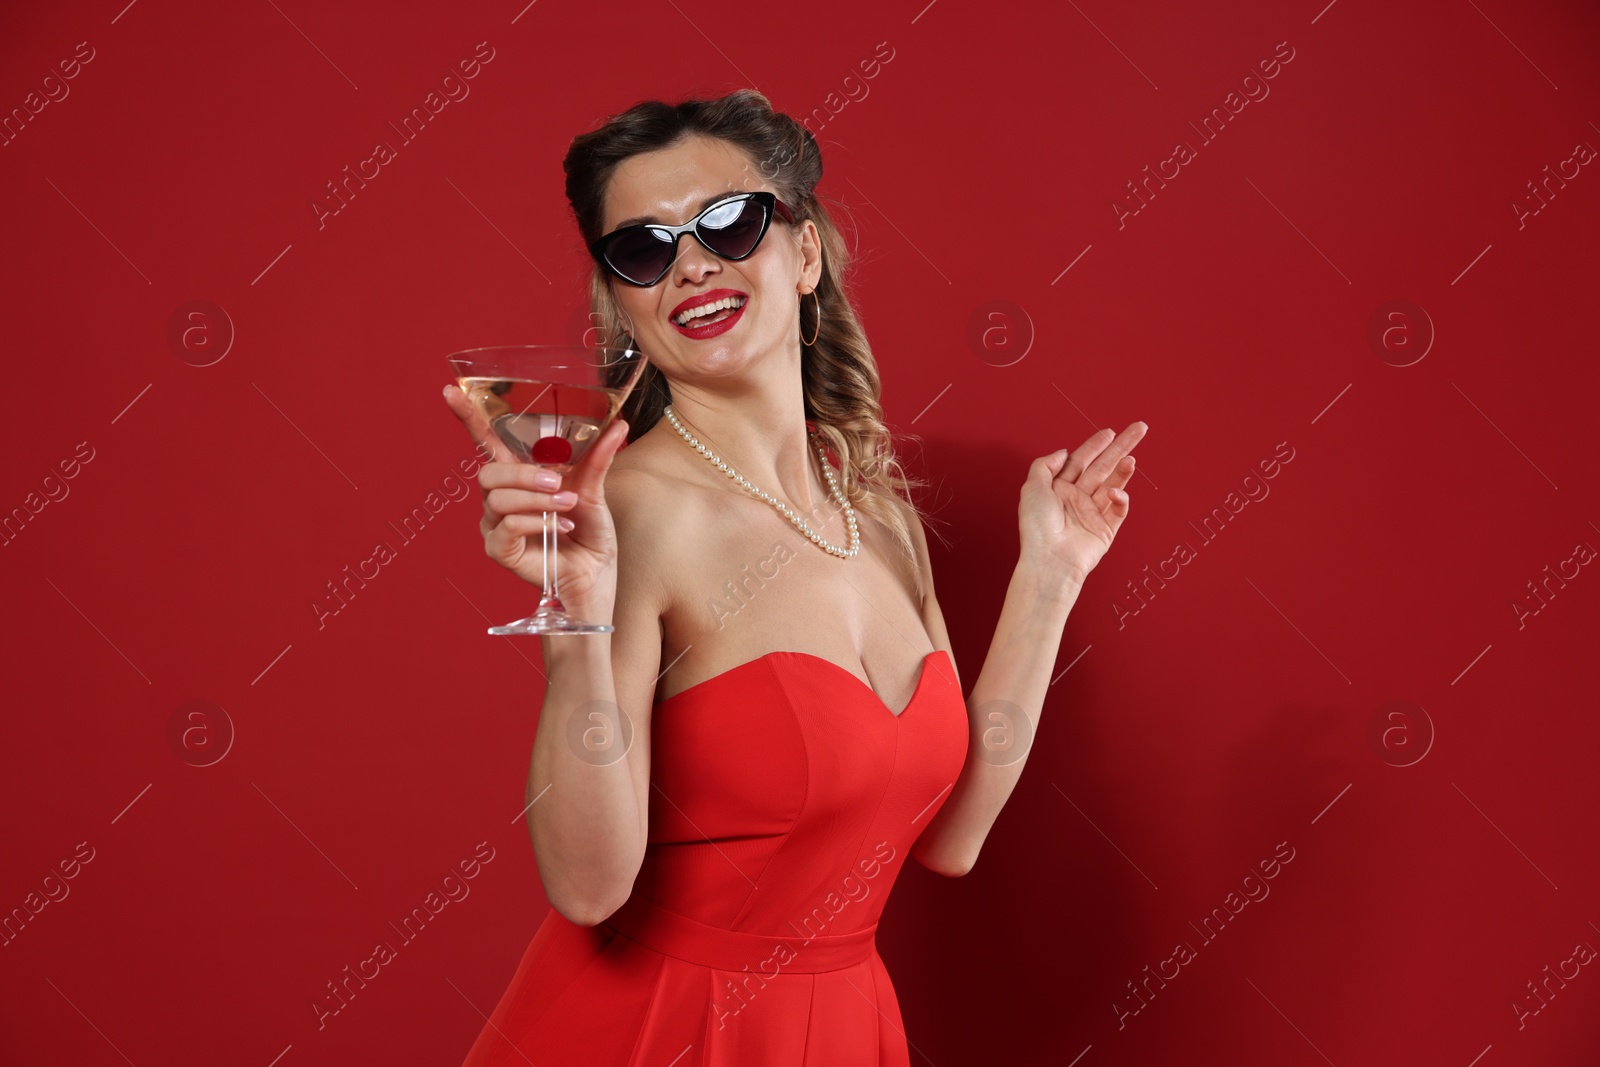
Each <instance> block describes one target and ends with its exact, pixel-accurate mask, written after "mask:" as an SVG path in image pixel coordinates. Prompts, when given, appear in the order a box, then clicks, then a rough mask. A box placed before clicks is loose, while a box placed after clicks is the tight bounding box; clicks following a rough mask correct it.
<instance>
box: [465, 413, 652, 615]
mask: <svg viewBox="0 0 1600 1067" xmlns="http://www.w3.org/2000/svg"><path fill="white" fill-rule="evenodd" d="M444 397H445V403H446V404H447V405H448V406H449V408H450V410H451V411H452V412H454V413H455V416H456V417H457V418H458V419H460V420H461V422H462V424H463V425H464V426H466V428H467V432H468V433H470V434H471V435H472V439H473V441H474V442H475V443H477V445H478V447H479V448H480V449H482V450H483V452H484V453H485V454H486V455H490V456H493V457H494V458H493V459H492V460H491V461H490V462H489V463H486V464H484V465H483V467H481V468H480V469H479V470H478V485H479V486H480V487H481V488H482V489H483V519H482V521H481V522H480V523H479V529H480V530H481V531H482V533H483V550H484V552H485V553H486V554H487V555H488V557H489V558H490V559H492V560H494V561H495V562H496V563H498V564H500V565H501V566H502V567H505V568H506V569H507V570H509V571H511V572H512V573H514V574H516V575H517V576H518V577H519V578H521V579H522V580H523V581H525V582H528V583H530V584H532V585H535V586H541V587H542V585H543V582H544V541H543V529H544V519H543V513H544V512H546V511H550V512H554V513H555V514H556V515H558V516H560V518H559V519H558V520H557V523H558V526H559V529H560V536H559V537H558V538H557V540H556V560H555V565H556V575H557V578H558V580H559V582H560V590H561V600H562V603H563V604H564V605H565V607H566V608H567V610H568V611H569V612H572V613H573V614H575V615H576V616H577V617H579V618H583V619H588V620H590V621H592V622H609V621H610V620H611V612H612V608H613V607H614V605H615V602H616V588H617V538H616V527H615V526H614V525H613V524H612V521H611V511H610V509H609V508H608V507H606V501H605V476H606V472H607V471H609V470H610V469H611V461H612V459H613V458H614V457H615V456H616V454H617V451H618V450H619V449H620V448H621V447H622V445H623V442H625V441H626V440H627V437H628V424H627V423H626V422H624V421H623V420H622V419H620V418H618V419H613V420H612V421H611V424H610V425H609V426H607V427H606V429H605V432H604V433H602V434H601V435H600V438H599V440H597V441H595V443H594V444H592V445H590V446H589V448H588V450H587V451H586V452H584V454H583V456H582V458H581V459H579V460H578V462H577V463H576V464H575V465H574V466H573V469H572V471H571V472H570V473H568V474H567V475H566V476H565V477H564V478H563V477H562V476H561V475H559V474H557V473H556V472H554V471H550V470H546V469H544V468H542V467H538V466H535V465H533V464H530V463H521V462H518V461H517V459H516V457H515V456H513V455H512V453H511V451H510V449H508V448H507V447H506V444H505V442H503V441H501V440H500V438H499V437H498V436H496V434H495V433H494V431H493V429H492V428H491V427H490V426H489V420H488V418H487V417H486V416H485V415H484V413H483V411H482V410H481V409H480V408H479V407H478V405H476V404H474V403H473V402H472V400H471V399H470V398H469V397H468V396H467V395H466V394H465V393H463V392H462V391H461V389H460V388H459V387H458V386H456V385H449V386H446V387H445V392H444Z"/></svg>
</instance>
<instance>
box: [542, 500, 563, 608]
mask: <svg viewBox="0 0 1600 1067" xmlns="http://www.w3.org/2000/svg"><path fill="white" fill-rule="evenodd" d="M543 517H544V528H543V530H542V531H541V532H542V533H543V548H544V596H543V598H541V600H540V602H539V606H540V607H544V606H545V605H550V606H553V607H556V608H557V609H559V608H560V605H561V590H560V589H559V588H557V586H556V579H557V573H556V572H557V566H556V563H557V560H556V515H555V512H552V511H546V512H544V513H543Z"/></svg>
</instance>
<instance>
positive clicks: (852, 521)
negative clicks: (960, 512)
mask: <svg viewBox="0 0 1600 1067" xmlns="http://www.w3.org/2000/svg"><path fill="white" fill-rule="evenodd" d="M662 414H664V415H665V416H666V417H667V421H668V422H670V423H672V428H673V429H674V430H677V431H678V436H679V437H681V438H683V439H684V440H685V441H686V442H688V444H689V447H691V448H693V449H694V450H695V451H696V452H698V453H700V454H701V455H702V456H704V457H706V459H708V460H710V461H711V463H712V464H713V465H715V466H716V468H717V469H718V470H719V471H721V472H722V473H724V474H726V475H727V476H728V477H730V478H732V479H733V480H734V481H735V482H738V483H739V485H740V486H742V487H743V488H744V489H746V490H748V491H749V492H750V493H751V495H753V496H755V497H757V498H759V499H761V500H765V501H766V502H767V503H769V504H771V505H772V506H773V507H775V508H777V509H778V511H779V512H780V513H782V515H783V516H784V518H786V519H788V520H789V521H790V522H792V523H794V525H795V528H796V529H798V530H799V531H800V532H801V533H803V534H805V535H806V536H807V537H808V538H810V539H811V543H812V544H814V545H816V546H817V547H818V548H820V549H822V550H823V551H824V552H829V553H832V554H833V555H835V556H838V557H840V558H841V559H849V558H850V557H852V556H854V555H856V554H857V553H858V552H860V551H861V535H860V533H859V532H858V531H857V530H856V510H855V508H853V507H851V506H850V501H848V500H846V499H845V498H844V494H843V493H841V492H840V491H839V483H838V482H837V481H835V480H834V477H833V468H832V467H831V466H829V465H828V454H827V453H826V452H825V451H823V448H822V444H821V443H820V442H819V441H818V440H817V434H816V432H815V431H813V432H812V434H811V444H812V447H814V448H815V449H816V450H817V458H818V459H819V460H821V461H822V473H823V475H824V476H826V477H827V479H828V492H829V493H830V494H832V496H833V499H834V500H836V501H838V502H839V506H840V508H841V509H842V510H843V511H844V518H845V525H846V526H847V527H848V528H849V530H850V547H849V548H840V547H839V546H837V545H833V544H829V543H828V542H827V541H825V540H823V539H822V537H821V535H819V534H818V533H817V532H816V531H815V530H813V529H812V528H811V527H810V526H807V525H806V522H805V520H804V519H802V518H801V517H800V516H798V515H796V514H795V513H794V512H793V511H791V510H790V509H789V506H788V505H787V504H785V503H784V502H783V501H781V500H779V499H777V498H776V497H774V496H772V494H770V493H766V492H763V491H762V490H760V489H757V488H756V487H755V486H753V485H751V484H750V483H749V482H747V481H745V480H744V478H743V476H741V475H740V474H739V472H738V471H736V470H734V469H733V468H732V467H730V466H728V465H727V464H726V463H724V462H723V461H722V460H721V458H720V457H718V456H717V454H716V453H715V452H713V451H711V449H709V448H707V447H706V446H705V445H703V444H701V443H700V442H699V441H698V440H696V439H695V436H694V435H693V434H691V433H690V432H689V431H688V430H685V429H684V428H683V424H682V423H680V422H679V421H678V416H677V415H675V414H673V411H672V405H671V404H668V405H667V406H666V408H665V409H664V410H663V411H662Z"/></svg>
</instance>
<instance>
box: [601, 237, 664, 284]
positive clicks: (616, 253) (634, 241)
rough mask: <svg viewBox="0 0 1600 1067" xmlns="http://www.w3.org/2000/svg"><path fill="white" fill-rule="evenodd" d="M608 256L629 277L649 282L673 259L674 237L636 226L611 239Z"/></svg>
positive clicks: (644, 282)
mask: <svg viewBox="0 0 1600 1067" xmlns="http://www.w3.org/2000/svg"><path fill="white" fill-rule="evenodd" d="M606 258H607V259H608V260H610V261H611V265H612V266H613V267H615V268H616V269H617V270H618V271H620V272H621V273H622V274H623V275H625V276H626V277H627V278H628V279H629V280H631V281H634V282H639V283H641V284H647V283H649V282H650V281H651V280H652V279H654V278H656V277H658V276H660V274H661V273H662V272H663V271H665V270H666V269H667V267H668V266H669V265H670V264H671V263H672V238H671V236H669V235H667V234H662V233H658V232H656V231H655V230H633V231H630V232H629V233H625V234H623V235H622V236H620V237H618V238H617V239H616V240H615V241H612V242H611V246H610V247H609V248H607V249H606Z"/></svg>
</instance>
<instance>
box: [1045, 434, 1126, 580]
mask: <svg viewBox="0 0 1600 1067" xmlns="http://www.w3.org/2000/svg"><path fill="white" fill-rule="evenodd" d="M1147 429H1149V427H1148V426H1146V425H1145V424H1144V423H1142V422H1134V423H1130V424H1129V425H1128V428H1127V429H1125V430H1123V431H1122V432H1121V433H1119V434H1117V435H1116V436H1115V437H1109V436H1107V435H1108V434H1110V433H1111V431H1110V430H1100V431H1098V432H1097V433H1095V434H1092V435H1091V436H1090V437H1089V439H1088V440H1087V441H1085V442H1084V443H1083V444H1081V445H1079V446H1078V447H1077V448H1076V449H1075V450H1073V451H1071V452H1068V451H1067V450H1066V449H1064V448H1063V449H1061V450H1060V451H1059V452H1052V453H1051V454H1050V455H1048V456H1040V457H1039V458H1038V459H1036V460H1034V461H1033V465H1032V466H1030V467H1029V468H1028V480H1027V481H1026V482H1024V483H1023V486H1022V500H1021V502H1020V503H1019V504H1018V505H1017V517H1018V525H1019V527H1020V529H1021V535H1022V556H1021V561H1022V562H1023V563H1028V564H1031V565H1033V566H1036V567H1039V568H1041V569H1043V570H1044V571H1045V572H1047V573H1052V574H1055V573H1068V574H1074V575H1076V576H1077V578H1078V580H1079V581H1082V580H1083V579H1084V578H1087V577H1088V576H1089V572H1090V571H1092V570H1094V568H1095V565H1096V564H1098V563H1099V562H1100V559H1101V557H1103V556H1104V555H1105V554H1106V550H1107V549H1109V548H1110V547H1111V541H1112V539H1113V538H1115V537H1116V536H1117V530H1118V529H1120V528H1121V526H1122V520H1123V519H1125V518H1127V517H1128V503H1129V501H1128V494H1127V492H1126V491H1125V490H1124V489H1123V487H1124V486H1125V485H1127V484H1128V479H1129V478H1131V477H1133V466H1134V463H1133V456H1132V455H1131V453H1132V452H1133V446H1134V445H1136V444H1138V443H1139V439H1140V438H1142V437H1143V436H1144V434H1145V431H1146V430H1147Z"/></svg>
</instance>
